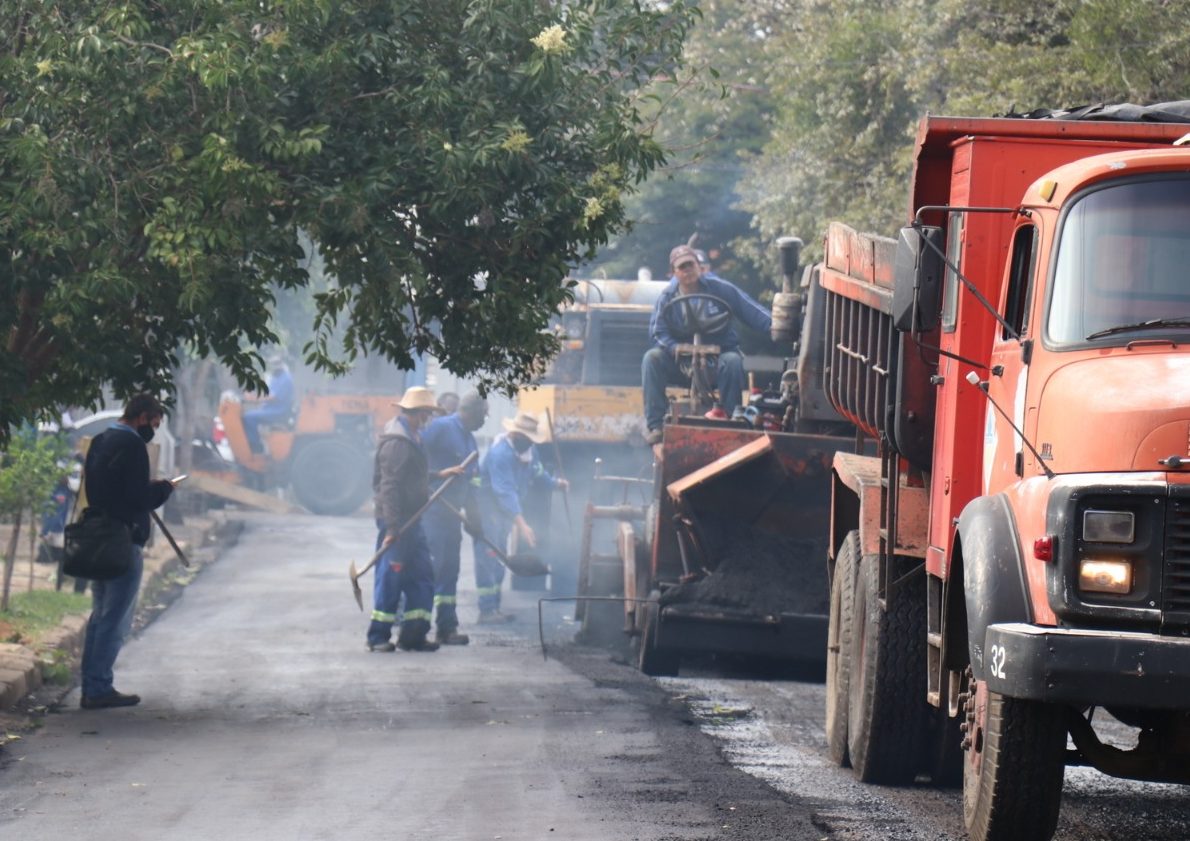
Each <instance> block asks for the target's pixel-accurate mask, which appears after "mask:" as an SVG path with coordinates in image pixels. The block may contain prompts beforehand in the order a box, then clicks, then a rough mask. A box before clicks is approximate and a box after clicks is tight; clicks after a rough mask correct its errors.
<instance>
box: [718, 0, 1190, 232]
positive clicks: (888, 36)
mask: <svg viewBox="0 0 1190 841" xmlns="http://www.w3.org/2000/svg"><path fill="white" fill-rule="evenodd" d="M794 5H795V6H797V8H796V9H793V10H791V12H790V14H789V18H790V20H791V21H793V25H791V26H787V27H785V28H782V29H774V30H773V36H772V37H771V38H769V39H768V40H767V41H766V44H765V48H766V55H767V60H766V61H765V62H764V67H766V68H767V74H766V75H765V76H764V84H765V85H766V86H768V87H769V88H771V90H772V92H773V101H774V103H775V104H776V113H775V114H774V116H773V132H772V134H771V137H770V138H769V139H768V142H767V144H766V145H765V147H764V150H763V152H762V154H760V155H759V156H758V157H756V158H755V159H753V160H752V161H751V162H750V163H749V165H748V172H747V174H746V176H745V177H744V179H743V182H742V184H741V185H740V187H739V189H740V191H741V195H742V200H741V205H742V206H743V207H745V208H746V209H747V210H749V211H750V212H751V213H752V214H753V224H754V225H755V226H756V228H757V229H758V230H759V231H760V233H761V235H762V238H763V239H764V240H766V241H767V240H771V239H772V238H774V237H775V236H778V235H780V234H797V235H799V236H801V237H802V238H803V239H805V240H806V242H807V244H808V245H809V246H810V256H814V255H815V254H816V253H817V251H818V250H819V249H818V242H819V241H818V237H819V235H820V234H821V232H822V231H823V230H824V229H825V227H826V224H827V222H828V221H830V220H834V219H838V220H841V221H844V222H847V223H848V224H850V225H852V226H854V227H857V228H860V229H863V230H874V231H877V232H882V233H890V232H891V231H893V230H895V229H896V227H898V226H900V225H902V224H905V222H906V221H907V219H908V202H907V198H908V194H907V189H908V184H909V178H910V174H911V172H912V161H911V160H910V154H911V152H912V143H913V136H914V130H915V127H916V125H917V122H918V120H920V118H921V117H922V116H923V115H924V114H926V113H927V112H929V113H934V114H956V115H962V116H985V117H991V116H999V115H1004V114H1007V113H1010V112H1013V111H1015V112H1018V113H1025V112H1029V111H1031V110H1033V109H1035V108H1055V109H1056V108H1066V107H1072V106H1078V105H1084V104H1093V103H1097V102H1107V103H1112V102H1125V101H1132V102H1137V103H1142V104H1144V103H1153V102H1160V101H1165V100H1174V99H1179V98H1183V97H1184V96H1185V95H1186V94H1185V92H1186V90H1187V89H1190V33H1188V32H1187V30H1186V27H1185V26H1184V25H1183V22H1182V18H1184V16H1185V5H1184V4H1182V3H1167V2H1162V3H1152V2H1147V0H1056V2H1054V3H1051V4H1048V5H1038V4H1036V3H1031V2H1028V0H882V1H881V2H870V0H803V1H802V2H797V3H795V4H794Z"/></svg>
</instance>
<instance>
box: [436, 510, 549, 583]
mask: <svg viewBox="0 0 1190 841" xmlns="http://www.w3.org/2000/svg"><path fill="white" fill-rule="evenodd" d="M439 504H441V505H443V506H445V507H446V510H447V511H449V512H450V513H451V514H454V515H455V516H456V517H458V518H459V519H460V520H461V521H462V522H463V525H464V526H466V525H467V524H468V522H467V517H466V515H465V514H463V512H462V511H460V510H459V509H457V508H455V507H454V506H453V505H451V504H450V503H449V502H447V501H446V500H445V499H442V500H439ZM467 533H468V534H470V535H471V536H472V537H474V538H475V539H476V540H478V541H479V542H481V543H483V544H484V545H485V546H487V547H488V548H489V549H491V550H492V551H493V552H495V553H496V557H497V558H499V559H500V563H502V564H504V566H506V567H508V569H510V570H512V572H513V573H514V574H516V575H521V576H525V577H536V576H538V575H549V572H550V568H549V566H548V565H547V564H546V563H545V561H543V560H541V558H540V557H538V556H537V555H528V554H525V555H522V554H519V553H514V554H512V555H509V554H507V553H506V552H504V551H503V550H502V549H501V548H500V547H499V546H497V545H496V544H495V543H493V542H492V541H490V540H488V539H487V538H486V537H484V536H483V535H482V534H476V533H475V532H471V531H469V532H467Z"/></svg>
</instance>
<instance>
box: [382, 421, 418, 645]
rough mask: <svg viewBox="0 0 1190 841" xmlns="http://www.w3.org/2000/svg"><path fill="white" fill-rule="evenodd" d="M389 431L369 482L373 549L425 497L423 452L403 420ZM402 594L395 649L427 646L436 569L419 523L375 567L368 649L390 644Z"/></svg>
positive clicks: (409, 514)
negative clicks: (373, 505)
mask: <svg viewBox="0 0 1190 841" xmlns="http://www.w3.org/2000/svg"><path fill="white" fill-rule="evenodd" d="M391 429H392V430H393V431H392V432H385V434H384V435H383V436H381V438H380V443H379V446H378V447H377V450H376V467H375V472H374V474H373V479H372V485H373V488H374V489H375V491H376V528H377V529H378V533H377V535H376V548H377V549H380V546H381V544H382V543H383V542H384V538H385V535H387V534H388V533H389V532H390V531H393V532H395V531H397V530H399V529H400V527H401V526H402V525H404V524H405V523H406V522H408V521H409V519H410V518H411V517H412V516H413V514H414V513H416V511H417V510H418V508H419V507H420V506H421V505H422V504H423V503H424V502H425V500H426V499H427V498H428V497H429V489H428V488H429V483H428V481H427V468H426V456H425V450H423V449H422V446H421V444H420V443H419V442H418V440H417V439H416V437H415V436H413V435H412V434H411V433H410V432H409V427H408V425H407V424H406V423H405V419H404V418H398V419H397V422H396V424H394V425H393V426H392V427H391ZM396 439H400V440H396ZM402 594H404V596H405V612H404V614H403V615H402V618H401V631H400V633H399V634H398V636H397V645H399V646H401V647H402V648H416V647H418V646H420V645H421V644H423V643H424V642H425V639H426V634H427V632H428V631H429V630H430V619H431V615H432V611H433V608H434V564H433V561H432V560H431V558H430V545H429V542H428V541H427V540H426V533H425V530H424V529H423V528H422V521H421V520H417V521H415V522H414V523H413V524H412V525H410V526H409V527H408V528H406V529H405V531H404V533H403V534H402V535H401V536H400V537H399V538H397V539H396V540H395V541H393V542H392V543H391V544H390V545H389V547H388V549H387V550H385V552H384V554H383V555H381V556H380V560H379V561H377V563H376V579H375V582H374V584H373V589H372V599H373V600H372V622H371V624H369V626H368V645H369V646H378V645H383V644H385V643H388V642H389V641H390V636H391V635H392V627H393V623H394V622H395V621H396V619H397V610H398V608H399V607H400V603H401V595H402Z"/></svg>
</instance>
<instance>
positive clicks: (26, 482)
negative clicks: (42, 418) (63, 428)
mask: <svg viewBox="0 0 1190 841" xmlns="http://www.w3.org/2000/svg"><path fill="white" fill-rule="evenodd" d="M68 452H69V448H68V446H67V444H66V442H65V441H64V440H63V439H61V438H58V437H56V436H39V435H38V434H37V430H35V429H33V428H32V427H23V428H22V429H21V430H19V431H18V432H17V433H16V434H14V435H13V436H12V437H11V438H10V439H9V441H8V448H7V450H5V451H3V452H0V519H10V518H11V517H12V516H13V515H14V514H16V513H17V512H18V511H28V510H32V511H34V512H35V513H41V512H42V511H44V510H45V508H46V507H47V505H48V504H49V498H50V493H51V492H52V491H53V489H54V485H56V484H57V482H58V480H59V479H60V478H61V476H62V472H63V471H62V468H60V467H59V466H58V461H59V460H60V459H62V458H64V457H65V456H66V454H67V453H68ZM35 527H36V526H34V528H35Z"/></svg>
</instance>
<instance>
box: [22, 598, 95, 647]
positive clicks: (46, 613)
mask: <svg viewBox="0 0 1190 841" xmlns="http://www.w3.org/2000/svg"><path fill="white" fill-rule="evenodd" d="M90 609H91V597H90V596H89V595H86V594H84V593H74V592H69V593H68V592H64V591H58V590H34V591H33V592H32V593H13V594H12V595H11V597H10V599H9V603H8V611H7V612H4V613H0V642H19V643H24V644H29V643H35V642H37V640H38V639H39V638H40V636H41V635H42V634H43V633H45V632H46V631H48V630H49V629H51V628H56V627H57V626H58V623H59V622H61V621H62V617H63V616H66V615H68V614H71V613H86V612H88V611H89V610H90Z"/></svg>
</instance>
